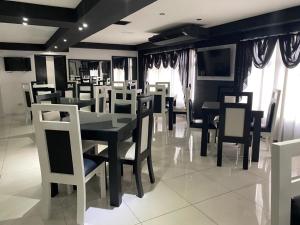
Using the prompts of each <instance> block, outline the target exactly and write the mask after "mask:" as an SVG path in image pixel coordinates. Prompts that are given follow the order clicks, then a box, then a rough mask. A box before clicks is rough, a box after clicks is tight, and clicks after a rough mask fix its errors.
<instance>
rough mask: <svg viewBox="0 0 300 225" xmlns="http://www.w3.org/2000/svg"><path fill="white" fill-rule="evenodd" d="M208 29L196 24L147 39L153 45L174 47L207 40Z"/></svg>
mask: <svg viewBox="0 0 300 225" xmlns="http://www.w3.org/2000/svg"><path fill="white" fill-rule="evenodd" d="M208 34H209V33H208V29H207V28H203V27H201V26H199V25H196V24H190V25H185V26H181V27H177V28H173V29H169V30H166V31H163V32H161V33H160V34H158V35H154V36H153V37H151V38H149V42H151V43H152V44H155V45H174V44H180V43H185V42H191V41H196V40H206V39H208V36H209V35H208Z"/></svg>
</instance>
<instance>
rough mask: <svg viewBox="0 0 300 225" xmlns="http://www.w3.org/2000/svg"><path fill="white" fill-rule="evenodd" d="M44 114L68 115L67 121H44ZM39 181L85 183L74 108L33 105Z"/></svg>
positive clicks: (68, 106) (79, 136)
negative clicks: (40, 175)
mask: <svg viewBox="0 0 300 225" xmlns="http://www.w3.org/2000/svg"><path fill="white" fill-rule="evenodd" d="M45 112H59V113H61V112H63V113H68V115H69V121H58V120H52V119H51V120H46V119H45V116H43V114H44V113H45ZM32 113H33V124H34V128H35V134H36V144H37V148H38V154H39V160H40V167H41V173H42V180H43V181H46V182H53V183H62V184H78V183H84V166H83V154H82V147H81V134H80V123H79V114H78V109H77V106H75V105H57V104H50V105H43V104H34V105H32Z"/></svg>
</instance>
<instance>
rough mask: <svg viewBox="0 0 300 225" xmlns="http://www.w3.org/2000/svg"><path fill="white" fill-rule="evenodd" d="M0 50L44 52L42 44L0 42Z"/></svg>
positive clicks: (44, 47)
mask: <svg viewBox="0 0 300 225" xmlns="http://www.w3.org/2000/svg"><path fill="white" fill-rule="evenodd" d="M0 49H2V50H22V51H45V50H46V46H45V45H43V44H27V43H9V42H0Z"/></svg>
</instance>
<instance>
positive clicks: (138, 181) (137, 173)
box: [134, 165, 144, 198]
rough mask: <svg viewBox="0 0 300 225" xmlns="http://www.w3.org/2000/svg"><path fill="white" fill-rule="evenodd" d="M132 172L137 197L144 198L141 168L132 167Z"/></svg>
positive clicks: (137, 166) (138, 166)
mask: <svg viewBox="0 0 300 225" xmlns="http://www.w3.org/2000/svg"><path fill="white" fill-rule="evenodd" d="M134 170H135V171H134V172H135V182H136V188H137V191H138V194H137V196H138V197H139V198H142V197H143V196H144V190H143V185H142V176H141V172H142V170H141V167H140V165H135V166H134Z"/></svg>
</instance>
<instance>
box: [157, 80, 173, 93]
mask: <svg viewBox="0 0 300 225" xmlns="http://www.w3.org/2000/svg"><path fill="white" fill-rule="evenodd" d="M155 84H156V85H159V86H161V85H163V86H165V88H166V96H170V91H171V89H170V88H171V84H170V82H162V81H161V82H156V83H155Z"/></svg>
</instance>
